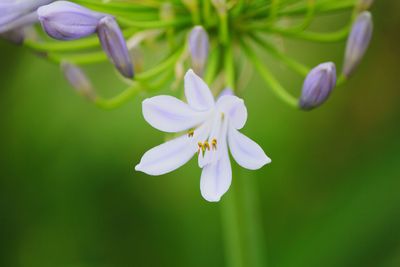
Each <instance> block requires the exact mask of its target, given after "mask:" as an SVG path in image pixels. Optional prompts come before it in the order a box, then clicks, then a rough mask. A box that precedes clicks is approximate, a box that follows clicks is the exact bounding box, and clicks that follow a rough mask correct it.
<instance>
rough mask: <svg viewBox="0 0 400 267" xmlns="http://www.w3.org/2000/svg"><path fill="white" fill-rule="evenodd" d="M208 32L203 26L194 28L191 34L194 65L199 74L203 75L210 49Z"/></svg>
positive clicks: (190, 44) (191, 53) (190, 42)
mask: <svg viewBox="0 0 400 267" xmlns="http://www.w3.org/2000/svg"><path fill="white" fill-rule="evenodd" d="M209 46H210V44H209V39H208V34H207V32H206V31H205V30H204V28H203V27H201V26H196V27H194V28H193V29H192V31H191V32H190V35H189V50H190V55H191V57H192V67H193V70H194V71H195V72H196V73H197V75H200V76H201V75H203V71H204V67H205V64H206V62H207V58H208V50H209Z"/></svg>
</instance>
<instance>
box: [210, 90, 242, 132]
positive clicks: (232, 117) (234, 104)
mask: <svg viewBox="0 0 400 267" xmlns="http://www.w3.org/2000/svg"><path fill="white" fill-rule="evenodd" d="M217 108H218V110H220V111H221V112H223V113H224V114H225V115H226V116H227V117H228V118H229V121H230V123H231V125H233V127H235V129H242V128H243V126H244V125H245V124H246V121H247V108H246V106H245V105H244V101H243V99H240V98H239V97H237V96H233V95H223V96H221V97H220V98H219V99H218V101H217Z"/></svg>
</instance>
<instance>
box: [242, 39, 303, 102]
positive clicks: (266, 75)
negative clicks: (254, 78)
mask: <svg viewBox="0 0 400 267" xmlns="http://www.w3.org/2000/svg"><path fill="white" fill-rule="evenodd" d="M241 44H242V49H243V50H244V52H245V53H246V55H247V57H248V58H249V60H250V61H251V62H252V63H253V65H254V67H255V68H256V69H257V71H258V72H259V73H260V75H261V78H263V80H264V82H265V83H266V84H267V85H268V86H269V87H270V88H271V89H272V92H274V93H275V95H276V96H277V97H278V98H280V99H281V100H282V101H283V102H284V103H286V104H288V105H289V106H290V107H292V108H296V109H297V108H298V101H297V99H296V98H295V97H293V96H292V95H291V94H289V93H288V92H287V91H286V90H285V89H284V88H283V87H282V85H281V84H280V83H279V82H278V81H277V80H276V78H275V77H274V75H273V74H272V73H271V72H270V71H269V69H268V68H267V67H266V66H264V64H263V63H262V62H261V61H260V59H259V58H258V56H257V55H256V54H255V53H254V52H253V51H252V50H251V49H249V48H248V46H247V45H246V44H245V43H244V42H241Z"/></svg>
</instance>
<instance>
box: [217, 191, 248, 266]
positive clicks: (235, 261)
mask: <svg viewBox="0 0 400 267" xmlns="http://www.w3.org/2000/svg"><path fill="white" fill-rule="evenodd" d="M221 215H222V216H221V219H222V231H223V241H224V248H225V259H226V266H229V267H245V265H244V259H243V252H242V249H241V246H240V244H241V240H240V227H239V221H238V214H237V210H236V199H235V190H234V188H232V189H231V190H230V191H229V193H228V194H227V195H226V196H225V198H224V199H223V200H222V202H221Z"/></svg>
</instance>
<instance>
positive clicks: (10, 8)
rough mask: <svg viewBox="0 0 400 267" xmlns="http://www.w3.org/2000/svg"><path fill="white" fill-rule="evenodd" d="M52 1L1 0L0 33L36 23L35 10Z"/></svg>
mask: <svg viewBox="0 0 400 267" xmlns="http://www.w3.org/2000/svg"><path fill="white" fill-rule="evenodd" d="M53 1H54V0H24V1H19V0H2V2H1V3H0V33H4V32H8V31H12V30H14V29H16V28H19V27H22V26H25V25H29V24H33V23H35V22H37V21H38V19H37V15H36V14H35V12H36V10H37V9H38V8H39V7H40V6H42V5H47V4H49V3H51V2H53Z"/></svg>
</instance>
